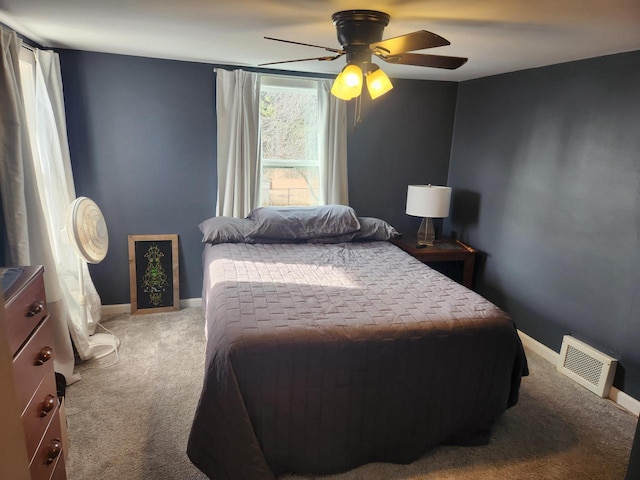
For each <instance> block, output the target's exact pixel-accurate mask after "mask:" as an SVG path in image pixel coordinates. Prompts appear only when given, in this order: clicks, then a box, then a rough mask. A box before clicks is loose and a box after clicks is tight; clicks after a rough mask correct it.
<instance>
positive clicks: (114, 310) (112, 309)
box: [100, 298, 202, 317]
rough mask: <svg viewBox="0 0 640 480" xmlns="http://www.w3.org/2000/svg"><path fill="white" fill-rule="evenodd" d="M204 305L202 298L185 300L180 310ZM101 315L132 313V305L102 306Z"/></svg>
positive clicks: (181, 301) (181, 303)
mask: <svg viewBox="0 0 640 480" xmlns="http://www.w3.org/2000/svg"><path fill="white" fill-rule="evenodd" d="M201 305H202V299H201V298H183V299H181V300H180V308H192V307H199V306H201ZM100 311H101V314H102V316H103V317H111V316H113V315H121V314H123V313H131V304H130V303H119V304H116V305H102V308H101V310H100Z"/></svg>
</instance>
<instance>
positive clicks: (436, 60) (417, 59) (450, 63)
mask: <svg viewBox="0 0 640 480" xmlns="http://www.w3.org/2000/svg"><path fill="white" fill-rule="evenodd" d="M378 56H379V57H380V58H381V59H382V60H384V61H385V62H388V63H399V64H402V65H417V66H418V67H433V68H446V69H448V70H455V69H456V68H459V67H461V66H462V65H464V64H465V63H467V60H469V59H468V58H464V57H447V56H444V55H426V54H421V53H402V54H400V55H389V56H386V57H383V56H380V55H378Z"/></svg>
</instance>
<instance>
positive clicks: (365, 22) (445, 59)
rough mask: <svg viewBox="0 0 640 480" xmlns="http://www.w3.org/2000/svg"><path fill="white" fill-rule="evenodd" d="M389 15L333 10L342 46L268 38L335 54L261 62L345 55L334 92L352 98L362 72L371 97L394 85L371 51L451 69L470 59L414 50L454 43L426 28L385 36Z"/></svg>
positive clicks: (396, 60)
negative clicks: (373, 60) (375, 61)
mask: <svg viewBox="0 0 640 480" xmlns="http://www.w3.org/2000/svg"><path fill="white" fill-rule="evenodd" d="M390 18H391V17H390V16H389V15H388V14H386V13H383V12H378V11H375V10H345V11H341V12H336V13H334V14H333V15H332V16H331V19H332V20H333V24H334V25H335V26H336V30H337V34H338V41H339V42H340V45H341V46H342V48H331V47H323V46H320V45H312V44H309V43H302V42H295V41H291V40H283V39H280V38H273V37H265V38H266V39H267V40H275V41H278V42H285V43H292V44H295V45H303V46H307V47H315V48H322V49H324V50H326V51H327V52H331V53H333V54H335V55H332V56H323V57H313V58H301V59H297V60H284V61H279V62H269V63H262V64H260V66H265V65H276V64H281V63H292V62H305V61H308V60H320V61H332V60H335V59H337V58H340V57H342V56H343V55H346V59H347V66H346V67H345V68H344V69H343V70H342V72H340V74H339V75H338V77H337V78H336V80H335V82H334V84H333V88H332V89H331V92H332V93H333V94H334V95H335V96H337V97H338V98H342V99H344V100H350V99H352V98H355V97H358V96H359V95H360V93H361V91H362V79H363V76H364V77H365V78H366V81H367V88H368V90H369V94H370V95H371V98H377V97H379V96H380V95H383V94H384V93H387V92H388V91H389V90H391V88H393V86H392V85H391V82H390V81H389V78H388V77H387V76H386V74H385V73H384V72H383V71H382V70H381V69H380V67H378V66H377V65H376V64H374V63H372V62H371V58H372V55H375V56H376V57H378V58H380V59H381V60H383V61H385V62H387V63H396V64H402V65H415V66H419V67H432V68H446V69H450V70H453V69H456V68H459V67H461V66H462V65H464V64H465V63H466V62H467V60H468V59H467V58H463V57H449V56H444V55H427V54H421V53H411V52H414V51H416V50H424V49H426V48H434V47H442V46H445V45H450V44H451V43H450V42H449V41H448V40H446V39H445V38H442V37H441V36H440V35H436V34H435V33H432V32H428V31H426V30H418V31H416V32H412V33H408V34H406V35H400V36H399V37H393V38H389V39H387V40H382V32H383V30H384V27H386V26H387V25H388V24H389V20H390Z"/></svg>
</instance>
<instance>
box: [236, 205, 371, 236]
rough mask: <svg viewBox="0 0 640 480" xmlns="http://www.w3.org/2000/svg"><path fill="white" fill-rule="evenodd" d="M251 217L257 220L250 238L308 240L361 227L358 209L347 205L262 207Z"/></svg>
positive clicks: (248, 234) (341, 233)
mask: <svg viewBox="0 0 640 480" xmlns="http://www.w3.org/2000/svg"><path fill="white" fill-rule="evenodd" d="M247 219H250V220H253V222H254V227H253V229H252V230H251V231H250V232H248V233H247V235H246V237H247V238H248V239H257V238H272V239H282V240H307V239H310V238H319V237H335V236H337V235H344V234H349V233H352V232H355V231H356V230H359V229H360V222H359V221H358V216H357V215H356V212H355V211H354V210H353V209H352V208H351V207H347V206H344V205H321V206H317V207H260V208H255V209H253V210H252V211H251V213H250V214H249V216H248V217H247Z"/></svg>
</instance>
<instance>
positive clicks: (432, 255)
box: [391, 237, 476, 288]
mask: <svg viewBox="0 0 640 480" xmlns="http://www.w3.org/2000/svg"><path fill="white" fill-rule="evenodd" d="M391 243H393V244H394V245H396V246H398V247H400V248H401V249H402V250H404V251H405V252H407V253H408V254H409V255H411V256H413V257H415V258H417V259H418V260H420V261H421V262H423V263H427V264H429V263H431V262H459V261H461V262H464V264H463V268H462V282H461V283H462V284H463V285H464V286H465V287H467V288H471V287H472V284H473V268H474V263H475V255H476V251H475V249H473V248H471V247H470V246H469V245H465V244H464V243H462V242H461V241H459V240H452V239H447V238H441V239H438V240H436V241H435V242H434V245H433V246H429V247H424V248H417V246H416V245H417V242H416V239H415V237H413V238H412V237H400V238H394V239H393V240H391Z"/></svg>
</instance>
